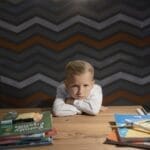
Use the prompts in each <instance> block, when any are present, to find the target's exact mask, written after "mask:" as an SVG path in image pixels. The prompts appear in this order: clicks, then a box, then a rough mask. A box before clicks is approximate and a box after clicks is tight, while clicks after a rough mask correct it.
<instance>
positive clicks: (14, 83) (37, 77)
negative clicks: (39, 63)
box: [1, 73, 59, 89]
mask: <svg viewBox="0 0 150 150" xmlns="http://www.w3.org/2000/svg"><path fill="white" fill-rule="evenodd" d="M39 80H40V81H43V82H45V83H47V84H50V85H52V86H54V87H57V86H58V84H59V83H58V82H57V81H54V80H53V79H51V78H49V77H47V76H45V75H42V74H40V73H38V74H35V75H33V76H31V77H29V78H27V79H25V80H24V81H21V82H18V81H15V80H13V79H10V78H7V77H4V76H1V82H2V83H5V84H8V85H10V86H13V87H16V88H18V89H21V88H24V87H26V86H28V85H31V84H32V83H34V82H36V81H39Z"/></svg>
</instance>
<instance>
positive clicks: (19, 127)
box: [0, 111, 52, 137]
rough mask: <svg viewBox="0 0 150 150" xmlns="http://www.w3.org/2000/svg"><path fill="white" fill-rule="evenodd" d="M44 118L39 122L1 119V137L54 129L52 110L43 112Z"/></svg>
mask: <svg viewBox="0 0 150 150" xmlns="http://www.w3.org/2000/svg"><path fill="white" fill-rule="evenodd" d="M41 114H42V119H41V120H40V121H38V122H35V121H30V122H17V123H13V122H9V121H8V123H7V121H5V120H4V121H3V120H2V121H1V124H0V137H5V136H12V135H25V134H34V133H41V132H46V131H49V130H51V129H52V115H51V113H50V111H44V112H41Z"/></svg>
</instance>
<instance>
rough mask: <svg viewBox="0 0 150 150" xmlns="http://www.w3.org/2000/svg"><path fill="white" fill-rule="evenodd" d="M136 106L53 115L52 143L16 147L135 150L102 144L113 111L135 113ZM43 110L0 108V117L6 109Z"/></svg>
mask: <svg viewBox="0 0 150 150" xmlns="http://www.w3.org/2000/svg"><path fill="white" fill-rule="evenodd" d="M136 108H139V106H111V107H109V108H108V110H106V111H105V112H100V113H99V114H98V115H97V116H87V115H76V116H71V117H53V126H54V127H55V128H56V129H57V131H58V133H57V135H56V136H55V137H54V144H53V145H48V146H38V147H27V148H17V150H27V149H28V150H124V149H125V150H135V149H137V148H131V147H116V146H115V145H108V144H103V142H104V141H105V139H106V136H107V134H108V133H109V132H110V131H111V127H110V124H109V122H110V121H114V113H116V112H118V113H131V114H136ZM43 110H48V108H44V109H43V108H30V109H0V117H2V115H4V114H5V113H6V112H8V111H17V112H30V111H43ZM15 150H16V149H15ZM137 150H138V149H137Z"/></svg>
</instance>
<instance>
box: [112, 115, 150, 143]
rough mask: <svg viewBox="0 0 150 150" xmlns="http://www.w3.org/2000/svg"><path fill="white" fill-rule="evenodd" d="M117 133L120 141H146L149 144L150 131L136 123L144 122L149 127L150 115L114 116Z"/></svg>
mask: <svg viewBox="0 0 150 150" xmlns="http://www.w3.org/2000/svg"><path fill="white" fill-rule="evenodd" d="M114 117H115V121H116V125H117V126H118V128H117V132H118V136H119V139H120V141H122V142H123V141H148V142H150V131H149V130H145V129H144V128H141V127H139V126H136V125H135V126H134V124H135V123H137V122H145V123H146V126H147V127H150V115H132V114H115V116H114ZM129 123H131V124H130V125H131V126H130V125H129Z"/></svg>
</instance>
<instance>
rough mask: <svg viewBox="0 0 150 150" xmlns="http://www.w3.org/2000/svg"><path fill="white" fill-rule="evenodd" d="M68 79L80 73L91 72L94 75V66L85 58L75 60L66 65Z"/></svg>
mask: <svg viewBox="0 0 150 150" xmlns="http://www.w3.org/2000/svg"><path fill="white" fill-rule="evenodd" d="M65 70H66V80H67V79H70V78H71V77H72V76H73V75H80V74H83V73H85V72H90V73H91V74H92V77H94V68H93V66H92V65H91V64H90V63H88V62H87V61H84V60H73V61H70V62H69V63H68V64H67V65H66V68H65Z"/></svg>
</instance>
